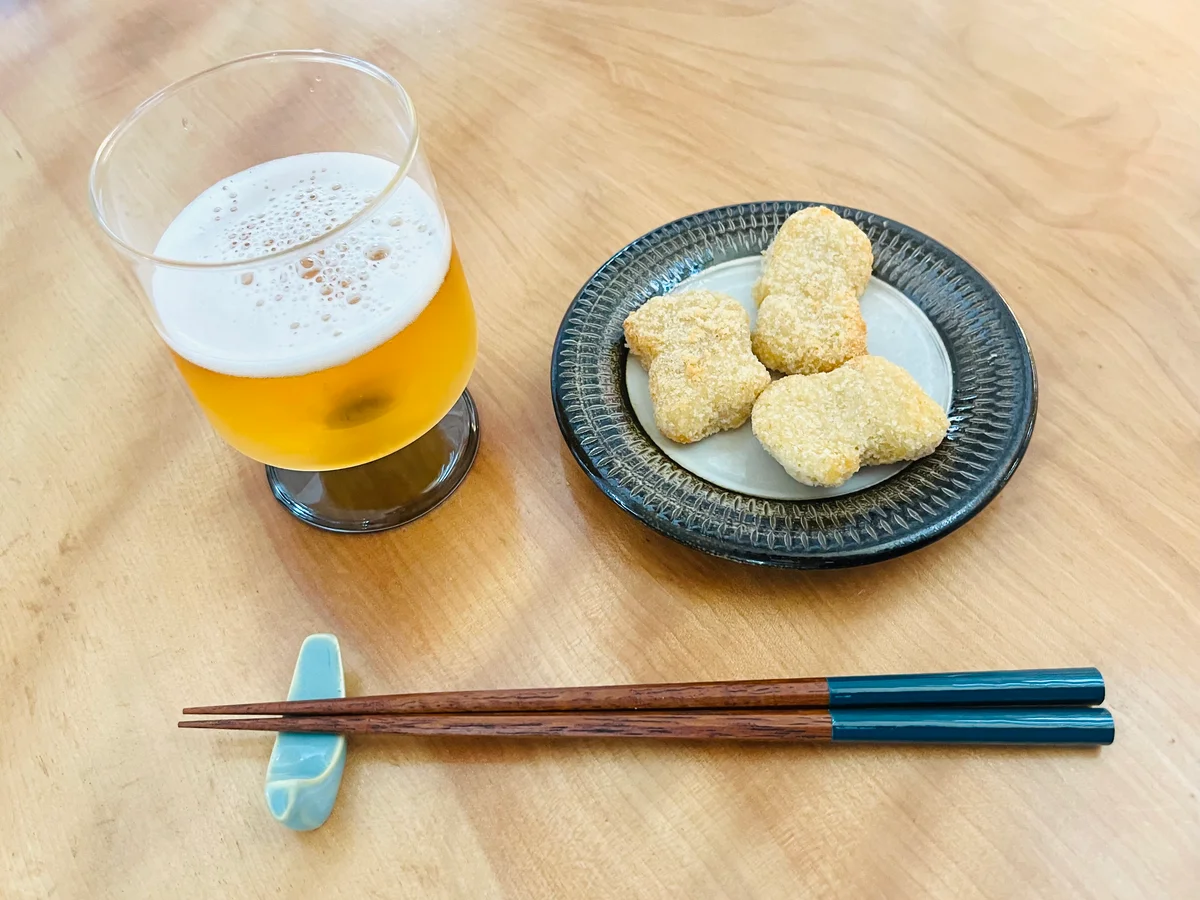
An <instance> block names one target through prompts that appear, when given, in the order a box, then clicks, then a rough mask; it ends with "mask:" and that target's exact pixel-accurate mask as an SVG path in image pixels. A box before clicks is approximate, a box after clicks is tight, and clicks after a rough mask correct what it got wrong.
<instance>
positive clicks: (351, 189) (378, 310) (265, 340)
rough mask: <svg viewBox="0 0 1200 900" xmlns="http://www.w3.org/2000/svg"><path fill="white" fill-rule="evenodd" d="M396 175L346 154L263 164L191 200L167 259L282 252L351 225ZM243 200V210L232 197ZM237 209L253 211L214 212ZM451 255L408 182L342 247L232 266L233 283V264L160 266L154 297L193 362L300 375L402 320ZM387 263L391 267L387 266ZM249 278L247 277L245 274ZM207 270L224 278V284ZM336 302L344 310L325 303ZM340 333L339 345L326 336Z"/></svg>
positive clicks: (339, 358) (229, 258)
mask: <svg viewBox="0 0 1200 900" xmlns="http://www.w3.org/2000/svg"><path fill="white" fill-rule="evenodd" d="M310 160H311V161H312V162H311V163H310ZM318 162H319V163H322V164H320V165H317V163H318ZM318 170H320V175H319V176H318V175H317V171H318ZM395 171H396V167H395V165H394V164H392V163H389V162H387V161H386V160H382V159H378V158H375V157H369V156H363V155H360V154H349V153H324V154H310V155H307V156H299V157H289V158H286V159H279V160H273V161H271V162H269V163H264V164H262V165H260V166H257V167H255V168H254V169H251V170H247V171H246V172H242V173H239V174H238V175H235V176H233V177H232V178H230V179H228V180H227V181H226V182H224V183H222V184H220V185H218V186H216V187H214V188H213V189H210V190H209V191H206V192H205V193H204V194H202V195H201V196H200V197H198V198H197V199H196V200H195V201H193V203H192V204H191V205H189V206H188V207H187V208H186V209H185V210H184V211H183V212H182V213H180V215H179V216H178V217H177V218H176V220H175V222H173V223H172V224H171V225H170V226H169V227H168V229H167V231H166V233H164V235H163V237H162V239H161V240H160V241H159V248H158V251H159V255H162V256H166V257H168V258H172V259H179V260H189V259H214V260H216V261H220V262H237V261H239V260H243V259H251V258H253V257H256V256H261V255H265V254H270V253H280V252H282V251H284V250H286V249H287V248H289V247H292V246H295V245H297V244H301V243H306V242H308V241H312V240H315V239H319V238H320V236H321V235H322V234H325V233H326V232H328V231H329V230H331V229H332V228H333V227H336V224H337V223H338V222H344V221H346V220H347V219H348V218H350V217H351V216H353V215H354V214H355V213H356V212H357V211H358V210H360V209H361V208H362V207H363V206H364V205H366V204H368V203H370V202H371V201H372V200H373V199H374V198H375V197H376V196H377V195H378V192H379V191H380V190H381V189H382V188H383V187H385V186H386V185H388V184H389V183H390V182H391V179H392V178H393V177H394V176H395ZM335 184H336V185H338V187H337V189H336V191H335V190H334V185H335ZM297 187H300V188H301V189H300V190H297ZM289 188H290V189H289ZM295 195H299V196H295ZM235 196H236V197H237V200H238V204H241V205H238V204H231V203H228V202H227V201H230V200H233V199H234V197H235ZM281 198H282V199H281ZM214 201H216V202H214ZM235 206H236V207H237V209H236V212H238V213H240V209H241V208H243V206H244V208H245V209H246V215H245V216H241V215H240V214H237V215H234V216H232V217H229V216H227V218H229V219H230V221H229V222H228V223H227V224H224V225H223V224H221V223H220V222H219V219H220V215H219V214H215V209H216V208H217V207H221V208H222V210H223V211H224V210H225V209H228V211H229V212H235V209H234V207H235ZM331 223H332V224H331ZM395 223H400V224H404V225H407V226H409V227H408V228H405V229H404V230H402V231H396V230H395V229H397V228H400V224H395ZM415 226H424V228H423V229H422V234H423V237H421V238H419V239H418V238H417V235H416V233H415V230H414V229H415ZM381 249H382V250H383V251H384V252H383V253H382V254H380V253H379V251H380V250H381ZM372 254H375V255H376V256H377V257H378V258H375V259H372V258H371V255H372ZM449 257H450V237H449V232H448V231H447V230H446V228H445V224H444V220H443V219H442V217H441V211H440V209H439V208H438V206H437V204H436V202H435V201H434V200H432V199H431V198H430V197H429V195H427V194H426V193H425V192H424V191H423V190H422V189H421V188H420V186H419V185H417V184H416V183H415V182H414V181H412V179H405V180H404V181H403V182H402V183H401V184H400V185H399V186H398V187H397V189H396V190H395V192H394V193H393V194H392V195H390V196H389V197H387V198H386V200H385V201H384V203H383V204H381V206H380V208H379V211H378V214H377V215H375V216H374V219H373V221H367V222H365V223H361V224H356V225H355V226H353V227H352V228H351V229H349V230H348V231H347V232H346V233H345V234H343V235H339V237H338V240H337V243H336V244H335V245H326V246H325V247H317V248H314V250H313V251H311V252H309V253H308V254H306V255H305V256H304V257H302V259H299V260H297V259H295V258H292V259H290V260H286V263H285V264H283V265H279V266H273V265H272V266H270V267H269V268H267V267H264V268H255V269H254V270H253V271H247V272H239V273H236V275H235V277H234V278H233V279H232V281H233V283H232V285H231V283H230V280H229V279H230V275H229V274H228V272H227V271H226V274H223V275H222V274H220V272H219V271H218V272H202V273H196V272H194V271H193V272H189V271H186V270H169V271H168V270H166V269H164V270H162V271H161V272H156V273H155V275H154V283H153V290H152V294H153V298H154V303H155V305H156V307H157V308H158V310H159V318H160V321H161V322H162V325H163V331H164V336H165V337H166V338H167V340H168V342H169V343H170V344H171V346H172V347H173V348H174V349H175V350H176V351H177V352H179V353H180V354H181V355H183V356H185V357H187V358H189V359H191V360H192V361H194V362H196V363H197V364H199V365H202V366H206V367H208V368H213V369H217V370H219V371H223V372H228V373H230V374H239V375H287V374H301V373H303V372H306V371H314V370H316V369H320V368H326V367H328V366H330V365H337V364H339V363H342V362H346V361H348V360H349V359H352V358H353V357H354V356H357V355H359V354H361V353H364V352H366V351H367V350H370V349H371V348H373V347H374V346H377V345H378V344H380V343H383V342H384V341H385V340H387V339H388V338H390V337H391V336H392V335H393V334H395V333H396V332H397V331H399V330H400V329H401V328H403V327H405V326H406V325H407V324H408V323H409V322H411V321H412V320H413V319H414V318H415V317H416V316H417V315H418V314H419V313H420V311H421V309H423V308H424V305H425V304H426V303H427V302H428V301H429V299H430V298H431V297H432V295H433V294H434V293H435V292H436V290H437V287H438V286H439V285H440V283H441V281H442V279H443V278H444V276H445V272H446V270H447V268H448V265H449ZM385 259H386V260H387V265H380V263H381V262H382V261H383V260H385ZM304 262H307V263H308V265H307V266H306V265H304ZM371 270H375V271H377V272H378V273H379V274H377V275H376V278H374V279H369V278H368V277H367V275H368V272H370V271H371ZM244 275H250V276H251V280H250V281H249V282H246V281H244V280H243V277H244ZM209 276H212V278H216V279H218V281H220V280H221V279H225V280H224V281H222V282H221V283H220V284H218V283H217V282H214V281H212V280H211V278H210V277H209ZM319 276H320V277H321V279H322V280H321V281H318V280H317V279H318V277H319ZM239 283H240V284H239ZM221 284H223V285H224V287H222V286H221ZM267 284H269V286H270V291H269V292H267V290H264V286H265V285H267ZM335 286H336V287H335ZM235 287H238V288H240V289H237V290H235ZM246 288H248V289H249V290H246ZM331 292H332V294H331ZM271 297H273V298H274V299H275V300H276V301H277V304H278V302H279V301H282V300H283V299H284V298H285V297H286V298H287V299H288V300H289V303H288V304H287V306H286V307H284V306H281V305H274V304H273V305H266V304H265V300H266V299H267V298H271ZM333 300H337V301H338V303H337V305H336V306H330V305H328V304H329V302H330V301H333ZM382 301H386V302H382ZM264 307H265V308H264ZM255 310H257V313H256V312H255ZM330 310H336V312H337V314H336V318H337V319H338V324H337V327H336V329H335V330H333V331H330V330H328V329H327V328H322V327H320V326H319V323H332V320H333V318H334V317H335V316H334V315H333V313H331V312H330ZM251 316H253V318H250V317H251ZM293 323H295V324H293ZM310 325H316V326H317V327H310ZM334 337H336V338H338V341H337V344H336V345H335V344H333V343H330V341H331V339H332V338H334Z"/></svg>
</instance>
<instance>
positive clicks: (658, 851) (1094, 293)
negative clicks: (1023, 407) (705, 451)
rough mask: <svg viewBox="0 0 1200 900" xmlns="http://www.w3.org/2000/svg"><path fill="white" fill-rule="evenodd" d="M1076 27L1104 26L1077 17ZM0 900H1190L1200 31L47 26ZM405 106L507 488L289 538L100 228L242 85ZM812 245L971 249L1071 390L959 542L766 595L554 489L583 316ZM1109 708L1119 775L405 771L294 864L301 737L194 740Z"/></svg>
mask: <svg viewBox="0 0 1200 900" xmlns="http://www.w3.org/2000/svg"><path fill="white" fill-rule="evenodd" d="M1085 7H1086V10H1085ZM0 23H2V26H3V27H0V54H2V55H0V112H2V117H0V160H3V162H2V163H0V259H2V260H3V266H4V269H3V271H4V273H5V275H6V281H7V285H8V289H7V291H6V299H5V304H4V307H3V309H4V320H3V327H2V328H0V385H2V386H3V391H2V398H3V399H2V400H0V409H2V410H3V414H2V415H3V418H2V423H3V427H2V428H0V457H2V458H3V459H4V461H5V466H4V471H3V485H4V493H3V501H4V502H3V503H0V559H2V566H3V568H2V572H3V586H2V587H0V598H2V599H0V604H2V605H0V610H2V613H3V618H2V620H0V622H2V625H0V678H2V680H0V723H2V724H0V810H3V812H0V860H2V862H0V895H2V896H3V897H5V898H33V897H37V898H41V897H50V896H54V897H80V898H82V897H115V896H129V897H162V896H170V897H178V898H184V897H205V898H209V897H252V896H272V897H274V896H282V897H291V896H296V897H299V896H335V895H345V896H352V897H398V896H407V897H441V896H460V897H471V898H482V897H500V896H505V897H514V898H517V897H519V898H526V897H554V898H575V897H579V898H583V897H602V896H612V897H633V896H647V897H651V896H674V897H710V896H728V897H736V898H742V897H751V896H758V897H783V898H795V897H802V896H838V897H849V898H860V897H882V896H893V897H898V896H912V897H926V896H939V897H949V898H971V897H1051V898H1063V897H1069V896H1092V897H1109V896H1112V897H1152V898H1162V897H1184V896H1195V893H1194V891H1195V890H1196V886H1197V884H1198V883H1200V797H1198V794H1200V756H1198V750H1197V747H1198V746H1200V713H1198V712H1197V697H1200V513H1198V512H1197V510H1200V353H1198V350H1200V312H1198V305H1197V292H1198V289H1200V288H1198V282H1200V211H1198V210H1200V205H1198V200H1197V197H1200V79H1198V77H1197V74H1196V73H1197V72H1198V71H1200V50H1198V49H1197V47H1198V46H1200V43H1198V41H1197V38H1198V37H1200V15H1198V14H1197V13H1196V12H1195V11H1194V9H1192V8H1190V7H1189V5H1187V4H1183V3H1177V4H1158V5H1154V4H1151V5H1150V6H1149V7H1147V8H1145V9H1142V10H1141V11H1140V12H1138V13H1136V14H1135V13H1134V12H1132V11H1131V8H1130V7H1128V5H1127V4H1125V3H1120V2H1116V0H1105V2H1099V0H1098V2H1095V3H1091V4H1061V3H1052V2H1048V0H1047V2H1034V0H1023V2H1010V3H1003V4H1001V3H992V4H986V3H972V2H967V0H961V2H945V3H933V2H931V3H924V4H904V3H887V2H873V3H845V2H812V3H787V2H784V0H691V2H689V3H684V2H682V0H680V2H673V0H652V2H645V3H635V2H621V3H616V2H604V0H590V2H589V0H561V2H547V3H533V2H530V3H519V2H516V0H508V2H493V3H487V2H469V0H459V2H449V0H431V2H420V0H386V2H385V0H359V2H353V3H351V2H343V0H310V2H307V3H283V2H277V3H262V4H247V3H237V2H208V3H203V2H202V3H192V4H184V3H173V2H166V0H114V2H112V3H108V4H97V3H87V2H82V0H78V2H67V0H63V2H45V3H32V2H29V3H23V2H19V0H18V2H15V3H9V4H6V5H4V7H3V9H2V12H0ZM314 45H320V46H324V47H328V48H331V49H338V50H342V51H344V52H348V53H352V54H355V55H358V56H362V57H365V58H368V59H371V60H373V61H375V62H377V63H379V64H380V65H382V66H384V67H385V68H387V69H389V70H390V71H392V72H394V73H395V74H396V75H397V76H398V77H399V78H400V79H401V80H402V81H403V82H404V83H405V84H406V85H407V86H408V88H409V89H410V91H411V92H412V94H413V95H414V97H415V98H416V100H417V103H418V106H419V108H420V110H421V113H422V115H423V121H424V127H425V134H426V137H427V139H428V144H427V146H428V149H429V152H430V154H431V158H432V162H433V165H434V167H435V170H436V171H437V172H438V173H439V177H440V181H441V186H442V189H443V193H444V195H445V197H446V201H447V205H448V208H449V212H450V216H451V221H452V222H453V223H454V227H455V229H456V236H457V241H458V245H459V248H460V250H461V253H462V258H463V260H464V262H465V265H466V268H467V274H468V276H469V278H470V280H471V283H472V285H473V288H474V292H475V296H476V300H477V304H478V309H479V315H480V319H481V326H482V331H481V333H482V349H481V355H480V360H479V366H478V369H477V371H476V374H475V377H474V380H473V382H472V390H473V391H474V393H475V396H476V398H477V399H478V401H479V404H480V408H481V415H482V418H483V426H484V443H483V449H482V451H481V453H480V457H479V460H478V462H477V464H476V467H475V470H474V472H473V473H472V474H471V476H470V477H469V478H468V480H467V482H466V483H465V484H464V486H463V488H462V489H461V490H460V491H459V493H458V494H457V495H455V497H454V498H453V499H452V500H451V502H449V503H448V504H447V505H446V506H444V507H443V508H441V509H440V510H438V511H437V512H436V513H435V514H434V515H431V516H429V517H427V518H426V519H424V520H422V521H420V522H418V523H417V524H414V525H412V526H410V527H408V528H405V529H402V530H400V531H395V532H392V533H388V534H384V535H379V536H374V537H367V538H347V537H338V536H333V535H329V534H324V533H322V532H319V531H316V530H313V529H311V528H309V527H306V526H304V525H302V524H300V523H299V522H297V521H295V520H293V519H291V518H290V517H288V516H287V515H286V514H285V513H284V512H283V510H282V509H280V508H279V507H278V506H277V505H276V503H275V501H274V500H272V499H271V497H270V495H269V494H268V492H267V490H266V484H265V482H264V478H263V472H262V467H261V466H259V465H256V464H253V463H251V462H250V461H248V460H246V459H243V458H241V457H239V456H238V455H236V454H235V453H234V452H233V451H232V450H229V449H227V448H226V447H225V446H224V445H223V444H222V443H221V442H220V440H219V439H218V438H217V437H216V436H215V435H214V434H213V432H212V431H211V430H210V429H209V427H208V425H207V424H206V423H205V422H204V421H203V419H202V417H201V415H200V414H199V413H198V411H197V410H196V408H195V407H194V406H193V405H192V403H191V401H190V400H189V397H188V395H187V393H186V392H185V389H184V387H183V384H182V382H181V381H180V379H179V378H178V377H177V376H176V375H175V373H174V372H173V371H172V368H171V365H170V362H169V358H168V356H167V353H166V351H165V349H164V348H163V346H162V345H161V343H160V341H159V340H158V339H157V337H156V335H155V334H154V332H153V330H152V328H151V326H150V324H149V322H148V321H147V320H146V318H145V317H144V315H143V313H142V311H141V309H140V307H139V306H138V303H137V302H136V300H135V299H134V297H133V296H132V294H131V292H130V290H129V288H128V287H127V282H126V281H125V280H124V278H123V276H122V274H121V272H120V270H119V268H118V266H117V262H116V257H115V256H114V254H113V253H112V252H111V251H110V249H109V247H108V246H107V245H106V244H105V242H104V240H103V238H102V236H101V234H100V232H99V231H98V229H97V228H96V227H95V226H94V224H93V222H92V220H91V217H90V215H89V212H88V209H87V203H86V198H85V177H86V172H87V167H88V165H89V162H90V160H91V156H92V153H93V152H94V150H95V147H96V145H97V144H98V143H99V141H100V140H101V138H102V137H103V136H104V134H105V133H106V132H107V131H108V129H109V128H111V127H112V125H113V124H114V123H115V122H116V121H117V120H118V119H119V118H120V117H121V116H122V115H123V114H124V113H125V112H126V111H127V110H129V109H130V108H131V107H133V106H134V104H136V103H137V102H138V101H139V100H141V99H142V98H143V97H145V96H146V95H148V94H150V93H151V92H152V91H154V90H156V89H157V88H158V87H160V86H162V85H163V84H165V83H167V82H169V81H171V80H173V79H175V78H178V77H181V76H183V75H186V74H189V73H191V72H193V71H196V70H199V69H202V68H204V67H207V66H209V65H211V64H213V63H215V62H217V61H220V60H222V59H225V58H228V57H232V56H238V55H242V54H245V53H249V52H252V51H258V50H262V49H266V48H272V47H285V46H305V47H308V46H314ZM766 198H809V199H823V200H828V201H830V202H838V203H844V204H848V205H852V206H858V207H863V208H867V209H871V210H875V211H878V212H880V213H884V214H886V215H888V216H891V217H894V218H896V219H898V220H900V221H903V222H906V223H909V224H911V225H913V226H914V227H916V228H919V229H921V230H923V231H925V232H927V233H928V234H931V235H933V236H935V237H937V238H939V239H940V240H942V241H944V242H946V243H948V244H950V245H951V246H953V247H954V248H955V249H957V250H958V251H959V252H960V253H962V254H963V255H964V256H965V257H966V258H968V259H970V260H971V261H972V262H973V263H974V264H975V265H976V266H978V267H979V268H980V269H981V270H982V271H983V272H984V273H985V274H986V275H987V276H988V277H989V278H991V279H992V280H993V281H994V283H995V284H996V285H997V287H998V288H999V289H1000V290H1001V292H1002V293H1003V294H1004V295H1005V296H1006V297H1007V298H1008V300H1009V302H1010V303H1011V304H1012V306H1013V308H1014V310H1015V311H1016V313H1017V315H1018V317H1019V318H1020V319H1021V321H1022V323H1023V325H1024V326H1025V328H1026V330H1027V332H1028V336H1029V341H1030V344H1031V345H1032V347H1033V350H1034V353H1035V355H1036V358H1037V362H1038V366H1039V372H1040V376H1041V405H1040V414H1039V419H1038V426H1037V431H1036V433H1035V435H1034V439H1033V443H1032V446H1031V448H1030V450H1029V454H1028V456H1027V457H1026V460H1025V462H1024V464H1023V465H1022V466H1021V469H1020V471H1019V472H1018V473H1017V475H1016V477H1015V478H1014V479H1013V481H1012V483H1011V484H1010V485H1009V487H1008V488H1007V489H1006V490H1005V491H1004V493H1003V494H1002V495H1001V496H1000V497H999V498H998V499H997V500H996V501H995V502H994V503H993V504H992V505H991V506H990V507H989V508H988V509H987V510H986V511H985V512H984V513H983V514H982V515H980V516H979V517H978V518H977V519H976V520H974V521H973V522H971V523H970V524H969V525H968V526H967V527H965V528H963V529H961V530H960V531H958V532H956V533H954V534H953V535H951V536H949V537H948V538H946V539H945V540H943V541H941V542H940V543H938V544H936V545H934V546H932V547H929V548H928V549H925V550H923V551H920V552H918V553H916V554H913V555H910V556H908V557H905V558H902V559H899V560H896V561H893V562H890V563H886V564H882V565H879V566H875V567H870V568H867V569H862V570H852V571H844V572H834V573H824V574H819V573H818V574H800V573H793V572H779V571H763V570H759V569H754V568H748V567H743V566H739V565H736V564H731V563H725V562H721V561H717V560H713V559H708V558H706V557H703V556H700V555H697V554H695V553H693V552H691V551H689V550H687V549H684V548H682V547H679V546H676V545H674V544H672V543H670V542H668V541H667V540H666V539H664V538H661V537H659V536H658V535H656V534H655V533H653V532H651V531H649V530H648V529H646V528H644V527H642V526H641V525H639V524H637V523H636V522H634V521H633V520H631V519H630V518H628V517H627V516H625V515H624V514H623V513H622V512H621V511H620V510H618V509H617V508H616V507H615V506H614V505H613V504H612V503H610V502H609V501H608V500H606V499H605V498H604V497H603V496H602V495H601V494H600V492H599V491H598V490H596V489H595V488H594V487H593V486H592V485H591V483H590V482H589V481H588V480H587V478H586V477H584V475H583V474H582V473H581V472H580V471H579V470H578V469H577V467H576V465H575V463H574V462H573V461H572V460H571V458H570V456H569V455H568V453H567V452H566V450H565V449H564V445H563V443H562V441H561V439H560V437H559V433H558V429H557V427H556V425H555V422H554V417H553V414H552V412H551V406H550V399H549V393H548V367H549V354H550V345H551V341H552V339H553V337H554V333H555V329H556V328H557V326H558V322H559V319H560V317H561V315H562V312H563V310H564V309H565V307H566V305H567V303H568V301H569V300H570V298H571V297H572V296H573V294H574V292H575V291H576V289H577V288H578V286H579V285H580V284H581V283H582V281H583V280H584V279H585V278H587V276H588V275H589V274H590V273H591V272H592V271H593V270H594V269H595V268H596V266H597V265H598V264H599V263H600V262H601V261H603V260H604V259H605V258H606V257H607V256H608V255H609V254H611V253H612V252H613V251H615V250H616V249H618V248H619V247H620V246H622V245H623V244H625V243H626V242H627V241H629V240H631V239H632V238H634V237H636V236H637V235H639V234H641V233H643V232H644V231H647V230H649V229H651V228H653V227H654V226H656V225H658V224H660V223H662V222H664V221H667V220H669V219H673V218H675V217H677V216H680V215H683V214H686V213H690V212H694V211H696V210H700V209H704V208H706V207H711V206H715V205H718V204H724V203H731V202H736V201H741V200H747V199H766ZM316 631H330V632H334V633H336V634H337V635H338V636H339V637H340V638H341V641H342V644H343V647H344V652H345V655H346V661H347V666H348V671H349V680H350V690H351V691H352V692H358V693H362V692H378V691H382V690H388V689H392V690H400V689H410V690H426V689H450V688H470V687H489V686H516V685H538V684H587V683H600V682H625V681H655V680H686V679H720V678H734V677H772V676H780V675H784V674H836V673H860V672H861V673H865V672H887V671H896V672H899V671H920V670H929V669H935V670H936V669H956V668H991V667H1019V666H1052V665H1085V664H1095V665H1098V666H1099V667H1100V668H1101V669H1102V670H1103V671H1104V673H1105V675H1106V676H1107V677H1108V679H1109V683H1110V685H1111V687H1110V706H1111V708H1112V710H1113V711H1114V713H1115V715H1116V717H1117V722H1118V729H1117V731H1118V735H1117V741H1116V744H1115V745H1114V746H1112V747H1111V748H1108V749H1105V750H1103V751H1101V752H1069V751H1015V750H968V749H964V750H949V749H947V750H940V749H888V748H854V747H849V748H840V749H825V750H821V749H811V748H804V747H785V746H775V747H756V746H680V745H677V746H665V745H658V744H652V743H604V742H599V741H597V742H579V743H574V744H564V743H551V742H539V741H525V742H523V741H519V740H512V741H471V740H460V741H455V740H419V739H413V740H408V739H391V740H389V739H385V738H379V739H373V740H359V741H355V742H353V744H352V746H351V750H350V759H349V763H348V765H347V768H346V777H345V781H344V784H343V788H342V794H341V798H340V800H339V804H338V808H337V809H336V811H335V812H334V815H333V817H332V818H331V819H330V821H329V822H328V824H327V825H326V826H325V827H323V828H322V829H320V830H319V831H316V832H313V833H310V834H304V835H297V834H293V833H290V832H287V831H285V830H283V829H282V828H280V827H279V826H278V825H276V824H275V823H274V822H273V821H272V820H271V818H270V817H269V815H268V814H267V812H266V809H265V808H264V804H263V800H262V793H261V792H262V778H263V772H264V766H265V762H266V757H267V754H268V751H269V748H270V738H269V737H268V736H260V735H247V734H219V733H212V734H208V733H204V734H197V733H185V732H180V731H178V730H177V729H176V728H175V720H176V718H177V715H176V714H177V712H178V710H179V708H180V707H182V706H184V705H185V704H189V703H200V702H217V701H232V700H238V699H259V698H267V697H274V696H278V695H280V694H282V693H283V691H284V690H285V688H286V686H287V683H288V679H289V675H290V671H291V667H292V664H293V661H294V658H295V653H296V650H297V649H298V647H299V644H300V641H301V639H302V638H303V637H304V635H306V634H308V633H310V632H316Z"/></svg>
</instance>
